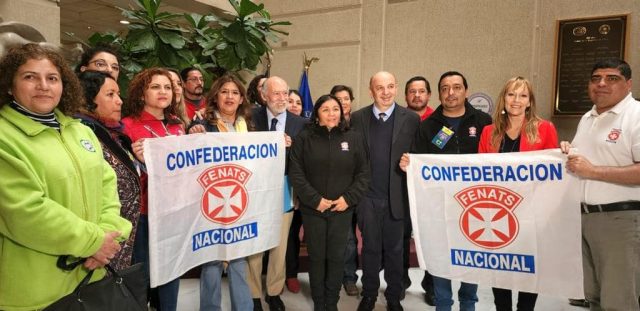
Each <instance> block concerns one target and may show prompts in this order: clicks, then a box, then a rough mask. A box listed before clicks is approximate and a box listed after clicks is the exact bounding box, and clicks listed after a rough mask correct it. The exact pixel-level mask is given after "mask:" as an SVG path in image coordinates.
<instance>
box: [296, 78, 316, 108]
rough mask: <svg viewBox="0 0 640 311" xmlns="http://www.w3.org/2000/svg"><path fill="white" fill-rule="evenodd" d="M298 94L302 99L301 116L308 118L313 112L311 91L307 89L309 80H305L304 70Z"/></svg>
mask: <svg viewBox="0 0 640 311" xmlns="http://www.w3.org/2000/svg"><path fill="white" fill-rule="evenodd" d="M298 92H300V97H302V98H301V99H302V116H303V117H305V118H310V117H311V113H312V112H313V99H311V89H310V88H309V79H308V78H307V71H306V70H303V71H302V77H301V78H300V87H298Z"/></svg>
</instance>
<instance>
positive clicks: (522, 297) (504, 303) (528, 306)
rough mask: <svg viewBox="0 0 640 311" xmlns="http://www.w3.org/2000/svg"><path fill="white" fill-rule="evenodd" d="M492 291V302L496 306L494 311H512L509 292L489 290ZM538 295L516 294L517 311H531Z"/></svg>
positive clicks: (496, 289)
mask: <svg viewBox="0 0 640 311" xmlns="http://www.w3.org/2000/svg"><path fill="white" fill-rule="evenodd" d="M491 289H492V290H493V299H494V300H493V301H494V303H495V304H496V311H507V310H508V311H512V310H513V309H512V303H511V290H510V289H503V288H495V287H493V288H491ZM536 299H538V294H535V293H527V292H518V304H517V306H516V310H518V311H533V309H534V307H535V306H536Z"/></svg>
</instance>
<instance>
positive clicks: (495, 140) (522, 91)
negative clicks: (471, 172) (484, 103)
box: [478, 77, 558, 153]
mask: <svg viewBox="0 0 640 311" xmlns="http://www.w3.org/2000/svg"><path fill="white" fill-rule="evenodd" d="M513 142H517V144H514V143H513ZM553 148H558V133H557V132H556V128H555V127H554V126H553V123H551V122H549V121H547V120H543V119H542V118H540V116H538V114H537V113H536V101H535V96H534V94H533V88H532V86H531V82H529V80H527V79H525V78H522V77H515V78H511V79H509V81H507V83H506V84H505V86H504V87H503V88H502V91H501V92H500V95H499V96H498V106H497V107H496V110H495V112H494V113H493V124H491V125H488V126H487V127H485V129H484V130H483V131H482V135H481V136H480V144H479V145H478V152H479V153H490V152H515V151H533V150H543V149H553Z"/></svg>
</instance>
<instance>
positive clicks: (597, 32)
mask: <svg viewBox="0 0 640 311" xmlns="http://www.w3.org/2000/svg"><path fill="white" fill-rule="evenodd" d="M557 29H558V30H557V33H556V37H557V41H556V46H557V49H556V59H555V75H554V88H555V92H554V99H553V106H554V109H553V114H554V115H582V114H584V113H585V112H587V111H589V110H590V109H591V107H592V105H593V104H592V103H591V100H590V99H589V95H588V94H587V86H588V82H589V75H590V73H591V67H593V64H594V63H595V62H596V61H597V60H599V59H602V58H609V57H616V58H621V59H624V55H625V42H626V33H627V32H626V30H627V15H621V16H607V17H596V18H584V19H571V20H560V21H558V28H557Z"/></svg>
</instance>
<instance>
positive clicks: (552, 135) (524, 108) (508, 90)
mask: <svg viewBox="0 0 640 311" xmlns="http://www.w3.org/2000/svg"><path fill="white" fill-rule="evenodd" d="M553 148H558V134H557V133H556V129H555V127H554V126H553V123H551V122H549V121H547V120H543V119H542V118H540V116H538V114H537V113H536V100H535V95H534V93H533V87H532V86H531V82H529V81H528V80H527V79H525V78H522V77H515V78H511V79H509V80H508V81H507V83H506V84H505V85H504V87H503V88H502V91H500V95H499V96H498V106H497V107H496V111H495V112H494V113H493V124H491V125H488V126H487V127H485V128H484V130H483V131H482V135H481V136H480V144H479V145H478V152H479V153H495V152H500V153H504V152H520V151H533V150H543V149H553ZM493 297H494V303H495V305H496V310H497V311H502V310H509V311H510V310H512V302H511V290H510V289H502V288H495V287H494V288H493ZM537 297H538V294H536V293H527V292H518V305H517V309H518V310H520V311H527V310H533V309H534V307H535V305H536V299H537Z"/></svg>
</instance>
